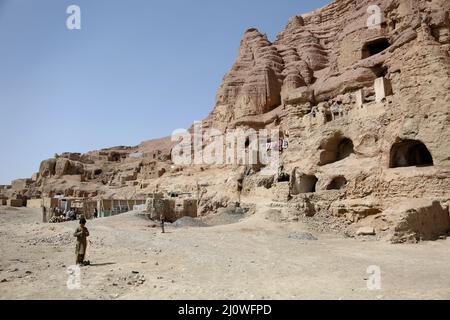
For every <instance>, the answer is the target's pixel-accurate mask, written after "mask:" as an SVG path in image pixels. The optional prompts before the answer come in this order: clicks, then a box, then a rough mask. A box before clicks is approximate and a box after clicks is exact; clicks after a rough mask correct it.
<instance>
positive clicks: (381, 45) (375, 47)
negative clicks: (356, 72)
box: [362, 38, 391, 59]
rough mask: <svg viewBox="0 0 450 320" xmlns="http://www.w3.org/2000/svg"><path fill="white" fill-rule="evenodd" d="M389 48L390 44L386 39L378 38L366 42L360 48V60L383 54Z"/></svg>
mask: <svg viewBox="0 0 450 320" xmlns="http://www.w3.org/2000/svg"><path fill="white" fill-rule="evenodd" d="M390 46H391V44H390V42H389V40H388V39H387V38H378V39H375V40H372V41H369V42H366V43H365V44H364V45H363V47H362V59H366V58H369V57H371V56H374V55H376V54H378V53H380V52H383V51H384V50H386V49H387V48H389V47H390Z"/></svg>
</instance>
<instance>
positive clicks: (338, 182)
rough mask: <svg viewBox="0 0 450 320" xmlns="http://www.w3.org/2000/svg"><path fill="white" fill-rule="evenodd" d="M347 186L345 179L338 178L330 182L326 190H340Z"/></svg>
mask: <svg viewBox="0 0 450 320" xmlns="http://www.w3.org/2000/svg"><path fill="white" fill-rule="evenodd" d="M346 185H347V179H345V177H342V176H339V177H336V178H334V179H333V180H331V182H330V183H329V184H328V186H327V190H342V189H344V188H345V186H346Z"/></svg>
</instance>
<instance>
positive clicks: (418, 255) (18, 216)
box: [0, 207, 450, 299]
mask: <svg viewBox="0 0 450 320" xmlns="http://www.w3.org/2000/svg"><path fill="white" fill-rule="evenodd" d="M39 220H40V212H39V210H33V209H26V208H23V209H12V208H9V209H6V208H5V207H2V208H0V248H1V256H0V299H450V241H449V240H440V241H436V242H426V243H422V244H419V245H391V244H389V243H385V242H376V241H363V240H361V239H360V240H358V239H343V238H340V237H338V236H336V235H329V234H316V233H315V234H314V236H315V237H316V238H318V240H317V241H314V240H298V239H296V237H292V236H291V237H289V235H292V233H295V234H298V232H306V231H307V228H306V226H304V225H302V224H298V223H296V224H277V223H274V222H270V221H266V220H264V219H263V218H262V217H261V216H260V215H258V214H256V215H254V216H251V217H249V218H247V219H245V220H243V221H241V222H239V223H235V224H230V225H222V226H215V227H207V228H192V227H191V228H173V227H168V228H167V231H168V232H167V233H166V234H161V231H160V229H159V228H154V227H153V224H152V222H151V221H149V220H146V219H145V218H142V217H140V216H138V215H136V213H128V214H124V215H121V216H117V217H113V218H105V219H98V220H96V221H94V222H88V228H89V230H90V232H91V237H90V241H91V246H90V254H89V259H90V260H91V261H92V263H93V265H92V266H89V267H85V268H82V277H81V281H82V288H81V289H80V290H69V289H68V288H67V285H66V283H67V280H68V273H67V267H68V266H70V265H72V264H73V262H74V259H75V256H74V248H75V239H74V238H73V237H72V233H73V231H74V230H75V228H76V225H77V224H76V222H70V223H64V224H42V223H40V222H39ZM371 265H376V266H379V267H380V268H381V271H382V275H381V276H382V277H381V280H382V287H381V290H375V291H371V290H369V289H368V288H367V279H368V278H369V274H367V268H368V267H369V266H371ZM133 272H134V273H133Z"/></svg>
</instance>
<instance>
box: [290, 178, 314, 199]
mask: <svg viewBox="0 0 450 320" xmlns="http://www.w3.org/2000/svg"><path fill="white" fill-rule="evenodd" d="M318 181H319V180H318V179H317V177H316V176H314V175H302V176H300V177H299V178H298V181H294V187H293V190H292V194H294V195H296V194H301V193H314V192H316V186H317V182H318Z"/></svg>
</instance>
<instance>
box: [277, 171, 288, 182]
mask: <svg viewBox="0 0 450 320" xmlns="http://www.w3.org/2000/svg"><path fill="white" fill-rule="evenodd" d="M277 181H278V182H289V181H291V176H290V175H289V174H288V173H286V172H282V173H280V174H279V175H278V179H277Z"/></svg>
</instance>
